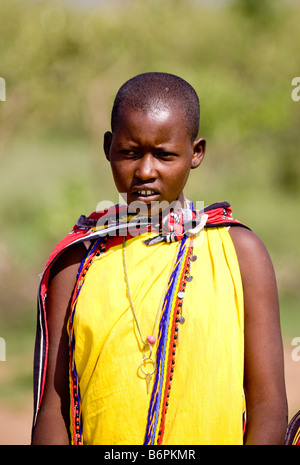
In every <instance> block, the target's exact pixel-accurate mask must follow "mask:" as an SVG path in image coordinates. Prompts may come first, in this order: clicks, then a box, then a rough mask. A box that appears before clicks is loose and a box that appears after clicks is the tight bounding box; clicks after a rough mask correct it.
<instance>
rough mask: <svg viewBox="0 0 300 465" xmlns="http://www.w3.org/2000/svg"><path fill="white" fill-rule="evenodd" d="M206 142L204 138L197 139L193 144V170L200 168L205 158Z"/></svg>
mask: <svg viewBox="0 0 300 465" xmlns="http://www.w3.org/2000/svg"><path fill="white" fill-rule="evenodd" d="M205 150H206V140H205V139H204V138H203V137H199V139H195V140H194V142H193V158H192V165H191V169H195V168H198V166H199V165H200V164H201V163H202V160H203V158H204V156H205Z"/></svg>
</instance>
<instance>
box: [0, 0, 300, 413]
mask: <svg viewBox="0 0 300 465" xmlns="http://www.w3.org/2000/svg"><path fill="white" fill-rule="evenodd" d="M0 18H1V28H0V76H1V77H3V78H4V79H5V81H6V101H5V102H0V199H1V201H0V226H1V234H0V276H1V279H0V336H1V337H3V338H5V341H6V359H7V361H6V362H0V373H1V377H0V405H6V406H9V405H11V404H13V405H14V406H16V405H18V403H19V404H22V405H23V404H24V402H25V399H26V402H29V401H28V399H30V401H31V389H32V357H33V345H34V337H35V321H36V292H37V287H38V283H39V273H40V272H41V271H42V268H43V266H44V264H45V261H46V260H47V258H48V255H49V253H50V251H51V250H52V248H53V247H54V245H55V244H56V243H57V242H58V240H60V239H61V238H62V237H63V236H64V235H65V234H66V233H67V232H69V230H70V229H71V227H72V226H73V224H74V223H75V222H76V220H77V218H78V217H79V216H80V214H82V213H84V214H88V213H90V212H91V211H94V210H95V208H96V205H97V203H98V202H99V201H101V200H104V199H109V200H112V201H117V200H118V196H117V195H116V192H115V189H114V185H113V182H112V177H111V174H110V169H109V166H108V163H107V162H106V160H105V157H104V155H103V150H102V136H103V133H104V131H105V130H107V129H109V125H110V110H111V105H112V101H113V98H114V95H115V93H116V91H117V90H118V89H119V87H120V86H121V84H123V82H124V81H125V80H127V79H129V78H130V77H132V76H134V75H135V74H138V73H141V72H146V71H165V72H170V73H174V74H177V75H179V76H181V77H183V78H184V79H186V80H187V81H189V82H190V83H191V84H192V85H193V86H194V88H195V89H196V91H197V92H198V95H199V97H200V102H201V131H200V134H201V135H202V136H203V137H205V138H206V139H207V156H206V159H205V162H204V163H203V164H202V165H201V168H200V169H198V170H195V171H193V172H192V173H191V178H190V182H189V185H188V187H187V189H186V192H185V194H186V196H187V197H189V198H191V199H193V200H195V201H196V200H204V202H205V204H209V203H212V202H214V201H218V200H228V201H229V202H230V203H231V204H232V206H233V212H234V216H235V217H236V218H238V219H240V220H241V221H243V222H245V223H246V224H247V225H249V226H250V227H251V228H252V229H253V230H254V231H255V232H256V233H257V234H258V235H259V236H260V237H261V238H262V239H263V241H264V242H265V244H266V245H267V248H268V250H269V252H270V254H271V256H272V259H273V263H274V266H275V269H276V274H277V279H278V287H279V294H280V301H281V319H282V330H283V336H284V342H285V346H286V347H287V353H288V354H289V355H288V357H290V355H291V351H292V346H291V341H292V339H293V338H294V337H296V336H300V312H299V301H300V247H299V239H298V238H299V232H297V231H298V228H299V227H300V215H299V213H300V209H299V200H300V158H299V144H300V131H299V117H300V102H295V101H293V100H292V97H291V93H292V90H293V87H292V85H291V81H292V79H293V78H294V77H295V76H299V75H300V54H299V45H300V31H299V20H300V3H299V1H283V0H278V1H276V2H274V1H272V0H235V1H234V0H232V1H221V0H219V1H213V0H211V1H196V0H164V1H161V0H143V1H141V0H140V1H131V0H123V1H122V0H120V1H113V0H110V1H109V0H107V1H94V2H89V1H83V0H82V1H75V0H74V1H71V0H70V1H68V2H67V1H65V2H62V1H59V2H57V1H51V2H49V1H37V0H36V1H33V0H1V2H0ZM299 94H300V93H299ZM293 366H294V369H295V370H298V372H299V368H300V362H299V363H298V364H297V363H295V362H294V365H293ZM298 388H299V402H298V405H297V404H293V405H292V412H291V413H293V410H295V409H300V385H299V386H298Z"/></svg>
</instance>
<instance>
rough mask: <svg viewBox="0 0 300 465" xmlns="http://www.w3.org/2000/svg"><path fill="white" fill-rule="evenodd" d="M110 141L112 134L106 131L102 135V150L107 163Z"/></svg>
mask: <svg viewBox="0 0 300 465" xmlns="http://www.w3.org/2000/svg"><path fill="white" fill-rule="evenodd" d="M111 141H112V133H111V132H110V131H107V132H106V133H105V134H104V140H103V148H104V153H105V156H106V158H107V160H108V161H110V160H109V152H110V146H111Z"/></svg>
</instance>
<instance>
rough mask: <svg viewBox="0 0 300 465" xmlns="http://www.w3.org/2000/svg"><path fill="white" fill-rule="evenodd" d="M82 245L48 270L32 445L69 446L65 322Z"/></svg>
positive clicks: (66, 335)
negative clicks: (45, 341) (45, 347)
mask: <svg viewBox="0 0 300 465" xmlns="http://www.w3.org/2000/svg"><path fill="white" fill-rule="evenodd" d="M85 253H86V247H85V246H84V244H78V245H75V246H72V247H71V248H70V249H69V250H68V251H66V252H64V253H63V254H62V256H61V257H59V258H58V260H57V262H56V264H55V266H54V267H53V269H52V270H51V276H50V283H49V289H48V294H47V301H46V310H47V323H48V335H49V351H48V363H47V374H46V383H45V390H44V395H43V399H42V403H41V407H40V410H39V413H38V417H37V422H36V426H35V428H34V433H33V441H32V443H33V444H48V445H50V444H61V445H62V444H69V415H70V413H69V406H70V397H69V346H68V333H67V322H68V317H69V311H70V301H71V296H72V293H73V290H74V286H75V283H76V277H77V272H78V268H79V265H80V263H81V261H82V259H83V257H84V255H85Z"/></svg>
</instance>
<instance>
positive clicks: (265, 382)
mask: <svg viewBox="0 0 300 465" xmlns="http://www.w3.org/2000/svg"><path fill="white" fill-rule="evenodd" d="M230 235H231V238H232V240H233V243H234V245H235V249H236V253H237V257H238V261H239V265H240V270H241V276H242V282H243V290H244V306H245V377H244V387H245V395H246V408H247V427H246V435H245V443H246V444H282V443H283V440H284V436H285V431H286V428H287V400H286V392H285V381H284V366H283V348H282V338H281V329H280V317H279V303H278V294H277V285H276V279H275V273H274V269H273V265H272V262H271V259H270V257H269V254H268V252H267V250H266V248H265V246H264V244H263V243H262V241H261V240H260V239H259V238H258V237H257V236H256V235H255V234H254V233H252V232H251V231H249V230H247V229H245V228H241V227H232V228H230Z"/></svg>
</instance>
